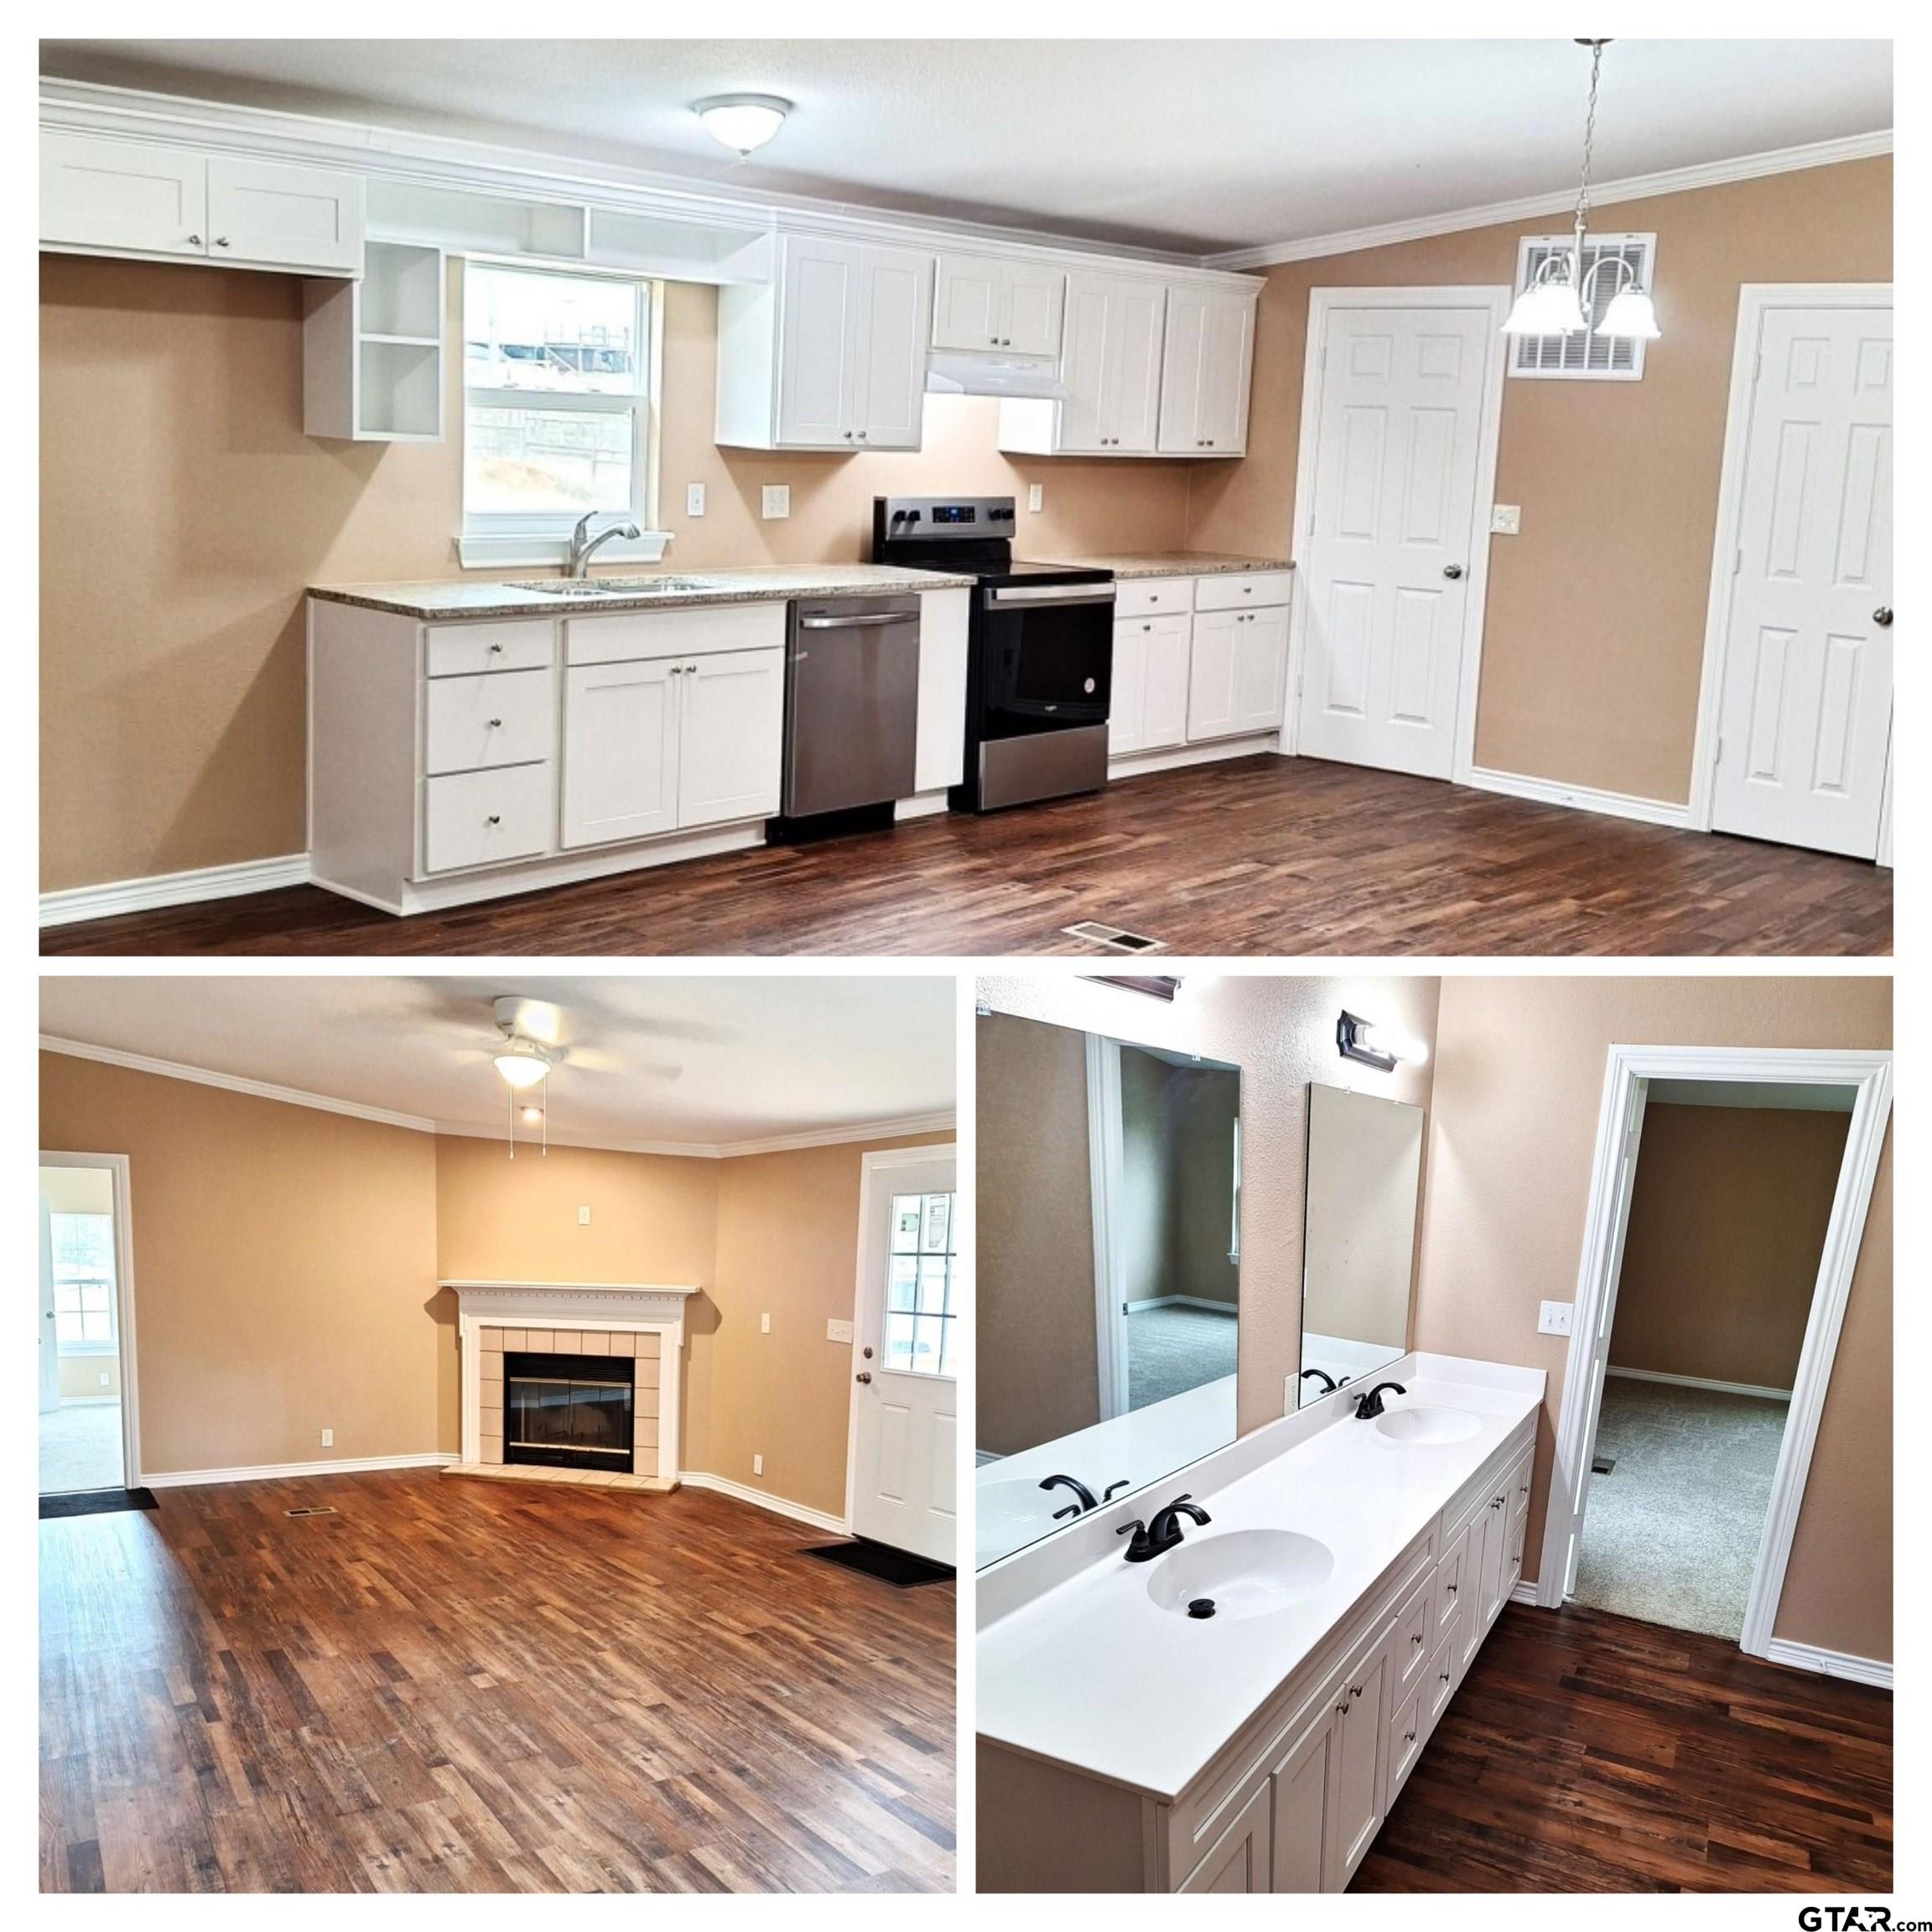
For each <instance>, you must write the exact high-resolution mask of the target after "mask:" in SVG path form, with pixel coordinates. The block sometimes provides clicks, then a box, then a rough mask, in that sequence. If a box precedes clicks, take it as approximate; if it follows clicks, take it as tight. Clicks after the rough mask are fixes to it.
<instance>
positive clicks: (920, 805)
mask: <svg viewBox="0 0 1932 1932" xmlns="http://www.w3.org/2000/svg"><path fill="white" fill-rule="evenodd" d="M952 809H953V803H952V801H951V800H950V799H949V798H948V797H947V795H946V793H945V791H944V790H943V789H941V790H939V791H937V792H914V793H913V794H912V796H911V797H910V798H901V799H898V800H896V801H895V802H894V804H893V807H892V818H893V822H894V823H896V824H901V825H902V824H904V823H905V822H906V820H907V819H908V818H932V816H933V815H934V814H935V813H940V812H950V811H951V810H952Z"/></svg>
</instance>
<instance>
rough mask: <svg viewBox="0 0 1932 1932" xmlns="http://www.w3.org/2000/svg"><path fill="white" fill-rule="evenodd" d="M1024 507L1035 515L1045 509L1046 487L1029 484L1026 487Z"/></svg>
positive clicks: (1038, 484) (1041, 484)
mask: <svg viewBox="0 0 1932 1932" xmlns="http://www.w3.org/2000/svg"><path fill="white" fill-rule="evenodd" d="M1026 507H1027V508H1028V509H1029V510H1031V511H1032V512H1036V513H1037V512H1040V511H1041V510H1044V509H1045V508H1046V485H1045V484H1044V483H1029V484H1028V485H1027V486H1026Z"/></svg>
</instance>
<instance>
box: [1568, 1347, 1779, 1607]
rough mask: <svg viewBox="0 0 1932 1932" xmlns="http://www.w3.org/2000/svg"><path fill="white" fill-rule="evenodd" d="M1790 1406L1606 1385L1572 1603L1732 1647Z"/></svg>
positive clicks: (1647, 1385) (1615, 1379) (1670, 1388)
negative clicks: (1597, 1468)
mask: <svg viewBox="0 0 1932 1932" xmlns="http://www.w3.org/2000/svg"><path fill="white" fill-rule="evenodd" d="M1788 1412H1789V1405H1787V1404H1785V1403H1783V1402H1772V1401H1767V1400H1764V1399H1763V1397H1761V1396H1756V1395H1723V1394H1717V1393H1716V1391H1714V1390H1711V1389H1680V1388H1677V1387H1675V1386H1674V1385H1672V1384H1669V1383H1663V1382H1630V1381H1626V1380H1624V1379H1623V1378H1621V1377H1619V1376H1616V1375H1613V1376H1611V1377H1610V1379H1608V1380H1607V1382H1605V1384H1603V1410H1602V1416H1601V1418H1600V1420H1598V1422H1597V1455H1598V1456H1599V1457H1602V1456H1610V1457H1615V1458H1616V1465H1617V1466H1616V1467H1615V1468H1614V1469H1613V1471H1612V1472H1611V1473H1610V1474H1609V1475H1607V1476H1592V1478H1590V1493H1589V1499H1588V1503H1587V1507H1586V1509H1585V1511H1584V1515H1583V1548H1582V1551H1581V1555H1580V1557H1579V1559H1578V1561H1577V1565H1576V1592H1575V1597H1574V1600H1575V1601H1576V1602H1579V1603H1585V1604H1587V1605H1589V1606H1590V1607H1591V1608H1592V1609H1594V1610H1613V1611H1616V1612H1618V1613H1620V1614H1622V1615H1623V1616H1625V1617H1635V1618H1640V1619H1641V1620H1642V1621H1643V1622H1644V1623H1663V1624H1666V1625H1668V1626H1669V1627H1670V1628H1672V1629H1674V1630H1701V1631H1703V1632H1704V1633H1706V1635H1708V1636H1711V1637H1727V1638H1729V1639H1732V1641H1733V1642H1735V1641H1736V1640H1737V1638H1738V1637H1739V1636H1740V1635H1741V1634H1742V1632H1743V1628H1744V1605H1745V1602H1746V1600H1747V1599H1748V1597H1749V1596H1750V1594H1751V1578H1752V1576H1753V1572H1754V1571H1755V1570H1756V1568H1757V1564H1758V1538H1759V1536H1760V1535H1762V1533H1763V1528H1764V1512H1765V1511H1766V1509H1768V1507H1769V1506H1770V1502H1771V1479H1772V1478H1773V1476H1774V1474H1775V1473H1776V1472H1777V1467H1778V1449H1779V1443H1780V1442H1781V1441H1783V1439H1784V1420H1785V1417H1786V1415H1787V1414H1788Z"/></svg>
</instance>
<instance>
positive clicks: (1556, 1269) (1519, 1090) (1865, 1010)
mask: <svg viewBox="0 0 1932 1932" xmlns="http://www.w3.org/2000/svg"><path fill="white" fill-rule="evenodd" d="M1891 1037H1892V982H1891V979H1889V978H1888V977H1886V978H1878V977H1862V978H1856V979H1854V978H1837V977H1826V976H1817V977H1810V976H1807V977H1805V978H1789V979H1769V978H1753V979H1732V978H1719V977H1700V978H1696V979H1676V978H1665V977H1658V978H1597V977H1594V976H1592V977H1573V976H1570V975H1565V976H1562V977H1561V978H1516V979H1498V978H1490V977H1486V976H1478V977H1469V978H1460V977H1458V978H1452V979H1445V980H1444V981H1443V982H1442V989H1441V1012H1440V1016H1439V1020H1438V1024H1437V1029H1436V1058H1435V1069H1436V1078H1435V1105H1434V1119H1433V1120H1432V1122H1431V1128H1430V1138H1429V1146H1428V1152H1427V1156H1426V1164H1425V1166H1426V1182H1425V1191H1424V1202H1423V1216H1422V1220H1423V1232H1422V1257H1421V1265H1420V1270H1419V1275H1418V1283H1417V1289H1416V1300H1415V1347H1417V1348H1426V1349H1436V1350H1441V1351H1444V1352H1446V1353H1451V1354H1457V1355H1470V1356H1476V1357H1480V1358H1486V1359H1488V1360H1492V1361H1498V1362H1515V1363H1522V1364H1523V1365H1524V1367H1526V1368H1542V1369H1545V1370H1546V1371H1547V1372H1548V1374H1549V1376H1550V1387H1549V1394H1548V1397H1547V1400H1546V1401H1545V1408H1544V1414H1543V1417H1542V1420H1541V1423H1540V1426H1539V1429H1538V1432H1537V1445H1536V1473H1535V1491H1534V1493H1533V1494H1532V1495H1531V1497H1530V1499H1529V1511H1530V1514H1529V1540H1528V1543H1527V1545H1526V1546H1525V1549H1524V1576H1525V1577H1533V1576H1535V1571H1536V1569H1537V1566H1538V1560H1539V1557H1540V1554H1541V1550H1542V1536H1543V1520H1544V1514H1545V1503H1546V1500H1547V1488H1548V1484H1549V1479H1550V1453H1551V1449H1552V1446H1553V1444H1554V1441H1555V1426H1556V1420H1557V1415H1558V1412H1559V1410H1560V1409H1561V1403H1562V1395H1563V1388H1562V1383H1563V1366H1564V1359H1565V1352H1566V1348H1567V1346H1568V1345H1567V1343H1566V1342H1565V1341H1564V1340H1562V1339H1561V1337H1549V1336H1540V1335H1538V1334H1537V1332H1536V1314H1537V1303H1538V1302H1539V1301H1543V1300H1545V1299H1547V1300H1553V1301H1569V1300H1570V1299H1571V1297H1572V1296H1574V1295H1575V1293H1576V1269H1577V1264H1578V1260H1579V1259H1580V1257H1581V1253H1582V1244H1583V1221H1584V1213H1585V1209H1586V1207H1587V1202H1588V1199H1589V1192H1590V1174H1591V1168H1592V1161H1593V1157H1594V1153H1595V1145H1596V1137H1597V1112H1598V1109H1599V1108H1600V1106H1601V1104H1602V1092H1603V1070H1604V1063H1605V1056H1606V1053H1607V1050H1608V1048H1609V1046H1610V1044H1611V1043H1612V1042H1613V1041H1624V1042H1630V1041H1641V1042H1643V1043H1644V1044H1645V1045H1652V1046H1654V1045H1672V1044H1676V1045H1685V1046H1815V1047H1841V1048H1856V1047H1883V1046H1889V1045H1890V1043H1891ZM1891 1159H1892V1153H1891V1145H1890V1139H1889V1136H1888V1140H1887V1144H1886V1147H1885V1150H1884V1152H1883V1156H1882V1159H1881V1164H1880V1168H1879V1185H1878V1191H1877V1194H1876V1195H1875V1196H1874V1197H1873V1201H1872V1218H1871V1221H1870V1223H1869V1224H1868V1226H1867V1232H1866V1239H1865V1243H1864V1246H1863V1248H1862V1250H1861V1251H1860V1255H1859V1260H1858V1265H1857V1271H1856V1273H1855V1275H1854V1277H1853V1281H1852V1289H1851V1305H1850V1308H1849V1311H1848V1313H1847V1316H1846V1322H1845V1328H1844V1332H1843V1334H1842V1336H1841V1339H1840V1343H1839V1351H1838V1358H1837V1363H1836V1371H1835V1373H1834V1374H1833V1377H1832V1383H1831V1393H1830V1394H1829V1395H1828V1397H1827V1400H1826V1409H1825V1416H1824V1422H1823V1426H1822V1427H1821V1428H1820V1433H1819V1438H1818V1446H1817V1451H1816V1453H1815V1457H1814V1458H1813V1462H1812V1465H1811V1475H1810V1483H1809V1485H1808V1486H1807V1488H1806V1493H1805V1502H1804V1506H1803V1509H1802V1511H1801V1513H1800V1518H1799V1524H1798V1537H1797V1542H1796V1544H1795V1545H1794V1549H1793V1552H1792V1562H1791V1567H1790V1571H1789V1578H1788V1581H1787V1583H1786V1592H1785V1598H1784V1603H1783V1605H1782V1606H1781V1608H1780V1613H1779V1618H1778V1634H1779V1635H1780V1636H1783V1637H1789V1638H1792V1639H1796V1640H1798V1641H1800V1642H1805V1643H1812V1644H1822V1645H1825V1646H1826V1647H1827V1648H1831V1649H1842V1650H1846V1651H1850V1652H1851V1653H1853V1654H1857V1655H1860V1656H1866V1657H1879V1658H1889V1657H1890V1656H1891V1654H1892V1555H1891V1552H1892V1515H1891V1480H1892V1478H1891V1467H1890V1448H1889V1445H1890V1441H1891V1420H1890V1400H1891V1397H1890V1390H1891V1385H1892V1338H1891V1323H1890V1305H1891V1290H1892V1249H1891V1234H1890V1228H1889V1213H1890V1207H1889V1202H1890V1176H1889V1171H1890V1165H1891Z"/></svg>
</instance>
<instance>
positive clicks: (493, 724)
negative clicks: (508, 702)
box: [490, 718, 503, 731]
mask: <svg viewBox="0 0 1932 1932" xmlns="http://www.w3.org/2000/svg"><path fill="white" fill-rule="evenodd" d="M490 729H491V730H492V731H501V730H502V729H503V720H502V719H501V718H492V719H491V720H490Z"/></svg>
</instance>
